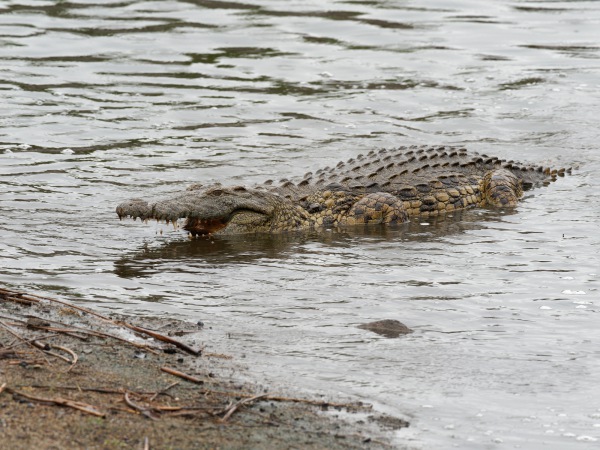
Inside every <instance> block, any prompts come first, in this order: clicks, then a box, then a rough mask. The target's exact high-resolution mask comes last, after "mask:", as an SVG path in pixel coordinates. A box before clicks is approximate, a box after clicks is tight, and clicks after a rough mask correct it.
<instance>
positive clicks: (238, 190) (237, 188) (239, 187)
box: [233, 186, 246, 192]
mask: <svg viewBox="0 0 600 450" xmlns="http://www.w3.org/2000/svg"><path fill="white" fill-rule="evenodd" d="M233 190H234V191H235V192H246V188H245V187H244V186H235V187H234V188H233Z"/></svg>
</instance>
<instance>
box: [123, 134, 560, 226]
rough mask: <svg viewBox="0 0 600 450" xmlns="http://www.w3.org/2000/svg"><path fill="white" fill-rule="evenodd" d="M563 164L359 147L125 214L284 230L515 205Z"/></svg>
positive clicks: (129, 207)
mask: <svg viewBox="0 0 600 450" xmlns="http://www.w3.org/2000/svg"><path fill="white" fill-rule="evenodd" d="M564 173H565V169H560V170H551V169H549V168H543V167H541V166H539V167H536V166H529V165H522V164H518V165H517V164H515V163H514V161H505V160H500V159H498V158H494V157H488V156H486V155H479V154H477V153H467V151H466V150H465V149H458V148H452V147H416V146H413V147H410V148H407V147H400V148H398V149H393V150H380V151H379V152H374V151H373V152H370V153H369V154H368V155H366V156H363V155H359V156H358V157H357V158H356V159H354V158H352V159H350V160H348V161H347V162H345V163H344V162H341V163H339V164H338V165H337V166H336V167H334V168H329V167H327V168H325V169H321V170H319V171H317V172H315V174H313V173H311V172H309V173H307V174H305V175H304V177H303V178H302V179H300V180H296V181H289V180H285V179H284V180H281V182H280V184H279V185H273V182H272V181H271V180H269V181H267V182H265V184H264V185H258V186H254V187H251V188H250V187H249V188H245V187H242V186H230V187H224V186H222V185H220V184H214V185H211V186H208V187H203V186H201V185H193V186H191V187H189V188H188V189H187V190H186V191H184V192H182V193H181V194H179V195H175V196H172V197H170V198H166V199H163V200H158V201H155V202H150V203H149V202H147V201H144V200H141V199H132V200H129V201H126V202H124V203H121V204H120V205H119V206H118V207H117V214H118V215H119V218H123V217H132V218H134V219H136V218H140V219H142V220H148V219H157V220H159V221H162V220H164V221H166V222H167V223H169V222H173V223H176V222H177V220H178V219H186V223H185V225H184V227H183V228H184V229H186V230H188V231H189V232H190V233H191V234H192V235H194V236H197V235H208V234H214V233H218V234H238V233H256V232H266V233H280V232H286V231H293V230H308V229H323V228H331V227H346V226H356V225H365V224H387V225H392V224H396V223H403V222H406V221H408V220H409V219H410V218H411V217H415V216H420V217H431V216H437V215H440V214H445V213H447V212H451V211H454V210H458V209H465V208H472V207H476V206H483V207H498V208H512V207H515V206H516V205H517V203H518V200H519V198H520V197H521V196H522V195H523V190H524V189H529V188H531V187H534V186H536V185H540V184H544V183H548V182H550V181H554V180H555V179H556V177H557V176H562V175H564Z"/></svg>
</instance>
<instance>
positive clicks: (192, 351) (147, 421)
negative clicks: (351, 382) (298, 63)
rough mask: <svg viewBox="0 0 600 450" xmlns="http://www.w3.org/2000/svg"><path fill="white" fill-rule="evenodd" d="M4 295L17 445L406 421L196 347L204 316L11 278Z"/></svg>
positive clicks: (345, 443)
mask: <svg viewBox="0 0 600 450" xmlns="http://www.w3.org/2000/svg"><path fill="white" fill-rule="evenodd" d="M0 304H1V305H2V308H1V311H2V314H1V317H0V360H1V361H0V408H2V412H3V414H2V416H1V420H0V437H1V439H2V442H3V443H4V444H5V445H7V446H8V447H9V448H14V449H19V448H22V449H28V448H36V447H37V448H49V449H50V448H57V449H58V448H87V449H95V448H97V449H112V448H115V449H117V448H119V449H122V448H131V449H151V448H155V449H163V448H164V449H168V448H177V449H197V448H231V449H235V448H240V449H241V448H265V449H270V448H272V449H280V448H303V449H311V448H314V449H320V448H327V449H340V450H341V449H353V448H356V449H359V448H360V449H390V448H399V447H398V446H397V445H396V444H393V443H392V440H393V436H392V435H393V433H394V431H395V430H398V429H400V428H403V427H406V426H408V423H407V422H406V421H404V420H402V419H398V418H394V417H391V416H386V415H383V414H380V413H377V412H374V411H373V410H372V407H371V406H370V405H366V404H363V403H360V402H349V403H344V402H338V401H334V400H330V399H320V398H314V395H313V396H310V395H309V396H308V397H307V396H306V395H305V394H303V393H300V394H298V393H296V392H294V389H293V388H288V387H283V388H282V387H281V386H275V387H274V386H271V385H269V386H267V387H265V386H261V383H260V382H259V381H258V380H256V379H255V378H253V375H252V373H251V372H250V371H249V370H248V368H246V367H243V365H242V364H240V363H239V362H238V361H236V360H235V358H233V357H232V356H230V355H226V354H220V353H210V352H208V351H206V349H203V348H201V347H199V346H198V339H199V337H201V335H202V327H201V326H199V324H193V323H189V322H184V321H179V320H174V319H160V318H148V317H144V318H135V317H130V316H121V315H114V314H110V316H109V315H104V314H100V313H98V312H96V311H94V310H91V309H88V308H83V307H80V306H77V305H75V304H72V303H68V302H65V301H63V300H57V299H51V298H47V297H41V296H37V295H29V294H25V293H23V292H20V291H16V290H11V289H5V288H0ZM248 380H250V381H248ZM342 416H343V417H342ZM401 448H402V447H401Z"/></svg>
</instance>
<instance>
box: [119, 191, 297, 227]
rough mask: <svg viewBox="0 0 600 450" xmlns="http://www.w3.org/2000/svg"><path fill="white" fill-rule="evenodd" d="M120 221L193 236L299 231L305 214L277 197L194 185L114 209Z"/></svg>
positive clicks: (258, 192)
mask: <svg viewBox="0 0 600 450" xmlns="http://www.w3.org/2000/svg"><path fill="white" fill-rule="evenodd" d="M117 214H118V216H119V218H123V217H131V218H133V219H136V218H140V219H141V220H148V219H156V220H158V221H165V222H166V223H169V222H171V223H174V224H177V221H178V220H179V219H186V222H185V225H184V226H183V228H184V229H185V230H187V231H189V232H190V233H191V234H192V235H194V236H198V235H200V236H202V235H209V234H214V233H221V234H238V233H253V232H260V231H267V232H269V231H274V230H284V229H293V228H300V227H301V226H302V223H303V219H304V218H305V213H303V211H302V210H301V209H300V208H298V207H297V206H295V205H293V204H292V203H291V202H290V201H289V200H287V199H285V198H283V197H281V196H280V195H278V194H277V193H273V192H269V191H266V190H259V189H247V188H245V187H242V186H233V187H223V186H221V185H218V184H217V185H212V186H208V187H203V186H201V185H194V186H191V187H190V188H188V190H186V191H185V192H183V193H181V194H178V195H175V196H173V197H170V198H166V199H161V200H157V201H156V202H147V201H145V200H142V199H137V198H135V199H131V200H128V201H126V202H123V203H121V204H120V205H119V206H117Z"/></svg>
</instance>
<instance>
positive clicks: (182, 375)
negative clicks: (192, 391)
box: [160, 366, 204, 384]
mask: <svg viewBox="0 0 600 450" xmlns="http://www.w3.org/2000/svg"><path fill="white" fill-rule="evenodd" d="M160 370H162V371H163V372H166V373H170V374H171V375H175V376H176V377H180V378H183V379H184V380H187V381H191V382H192V383H197V384H204V380H201V379H200V378H196V377H194V376H192V375H188V374H187V373H183V372H180V371H179V370H175V369H171V368H170V367H166V366H165V367H161V368H160Z"/></svg>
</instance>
